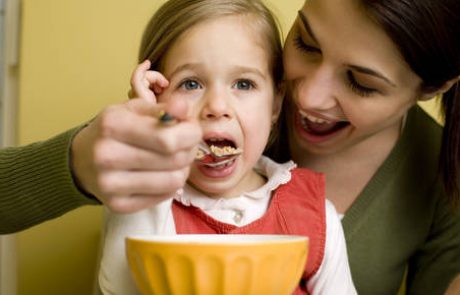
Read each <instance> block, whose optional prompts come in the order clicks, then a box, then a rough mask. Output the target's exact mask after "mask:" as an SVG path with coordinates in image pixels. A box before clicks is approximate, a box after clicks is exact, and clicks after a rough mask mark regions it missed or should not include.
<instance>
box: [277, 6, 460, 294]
mask: <svg viewBox="0 0 460 295" xmlns="http://www.w3.org/2000/svg"><path fill="white" fill-rule="evenodd" d="M459 16H460V3H459V2H458V1H451V0H447V1H439V0H438V1H430V0H417V1H400V0H397V1H366V0H363V1H351V0H309V1H306V2H305V4H304V6H303V7H302V9H301V10H300V11H299V14H298V17H297V19H296V21H295V23H294V25H293V27H292V29H291V31H290V33H289V35H288V37H287V40H286V44H285V50H284V64H285V75H286V79H287V81H288V89H289V90H288V93H289V94H290V95H289V97H288V101H287V102H288V103H287V105H285V107H284V108H283V111H284V115H285V121H284V122H282V123H283V125H282V126H281V128H283V129H282V130H287V131H288V132H284V133H283V132H281V134H282V135H286V136H285V138H281V139H280V143H278V144H277V145H275V146H274V147H272V149H271V155H272V156H273V157H274V158H275V159H277V160H286V159H289V158H291V157H292V159H293V160H294V161H295V162H296V163H298V164H299V165H300V166H304V167H308V168H311V169H313V170H316V171H321V172H323V173H325V175H326V183H327V188H326V195H327V197H328V198H329V199H330V200H332V201H333V203H334V204H335V206H336V208H337V210H338V211H339V212H341V213H342V214H344V217H343V219H342V224H343V226H344V230H345V235H346V239H347V247H348V252H349V259H350V266H351V269H352V274H353V280H354V282H355V285H356V288H357V290H358V293H359V294H395V293H396V292H397V291H398V288H399V286H400V283H401V281H402V278H403V276H404V272H405V269H406V264H408V268H407V271H408V272H407V279H408V280H407V288H408V291H409V293H411V294H412V293H413V294H443V293H444V291H445V289H446V288H447V285H448V283H449V281H450V280H452V278H453V276H455V274H456V273H459V272H460V235H459V234H458V233H460V216H459V215H458V214H457V215H455V214H454V210H452V209H451V210H452V211H449V210H450V209H449V207H448V206H447V205H446V201H447V198H446V195H445V194H444V192H443V190H442V185H441V183H440V182H439V181H437V179H438V173H437V171H438V162H439V158H440V160H441V168H442V170H441V171H442V172H444V174H443V176H444V184H445V188H446V191H447V196H449V197H450V198H451V199H452V200H455V199H457V200H458V197H459V196H458V194H459V191H458V188H459V174H458V168H459V160H460V159H459V153H460V150H459V149H460V146H459V136H460V134H459V127H458V125H459V124H460V122H459V118H460V113H459V112H460V93H459V91H460V89H458V84H459V83H458V80H459V75H460V43H459V41H458V37H456V36H459V34H460V21H459V20H460V18H459ZM439 94H444V98H443V106H444V111H445V114H446V128H445V129H444V135H443V136H442V135H441V133H442V130H441V128H440V127H439V126H438V125H437V124H435V123H434V121H433V120H432V119H431V118H429V116H427V115H426V114H425V113H424V112H423V111H422V110H421V109H420V108H419V107H416V106H415V104H416V102H417V101H420V100H426V99H431V98H432V97H433V96H436V95H439ZM441 137H443V139H442V140H441ZM441 141H442V146H441ZM440 150H441V151H440ZM439 154H440V155H441V157H439Z"/></svg>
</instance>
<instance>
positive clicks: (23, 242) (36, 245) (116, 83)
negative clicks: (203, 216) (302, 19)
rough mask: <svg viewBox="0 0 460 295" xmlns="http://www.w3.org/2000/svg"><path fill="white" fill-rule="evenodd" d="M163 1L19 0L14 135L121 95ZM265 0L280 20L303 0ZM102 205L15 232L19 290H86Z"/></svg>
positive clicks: (58, 125)
mask: <svg viewBox="0 0 460 295" xmlns="http://www.w3.org/2000/svg"><path fill="white" fill-rule="evenodd" d="M162 2H163V1H155V0H134V1H130V0H23V1H22V24H21V25H22V32H21V34H22V35H21V49H20V89H19V91H20V100H19V137H18V138H19V143H20V144H27V143H30V142H32V141H37V140H42V139H46V138H48V137H50V136H53V135H55V134H58V133H60V132H62V131H64V130H66V129H67V128H70V127H73V126H76V125H78V124H79V123H82V122H83V121H85V120H87V119H89V118H91V117H92V116H94V115H95V114H96V113H97V112H98V111H99V110H100V109H102V107H103V106H105V105H107V104H110V103H117V102H120V101H123V100H124V99H125V97H126V93H127V90H128V86H129V77H130V74H131V71H132V69H133V67H134V66H135V65H136V54H137V48H138V44H139V40H140V37H141V33H142V30H143V27H144V25H145V24H146V22H147V20H148V18H149V17H150V15H151V14H152V13H153V11H154V9H155V8H156V7H157V6H158V5H159V4H160V3H162ZM272 2H273V4H274V5H272V6H273V7H274V9H275V10H277V13H278V15H279V17H280V19H281V21H282V24H283V26H284V27H286V28H287V27H288V26H289V24H290V22H291V21H292V20H293V18H294V17H295V14H296V11H297V9H298V8H299V7H300V6H301V4H302V3H303V0H284V1H275V0H272ZM281 3H282V4H281ZM285 31H286V30H285ZM101 212H102V211H101V208H100V207H84V208H81V209H78V210H76V211H74V212H70V213H68V214H66V215H64V216H63V217H61V218H58V219H56V220H53V221H49V222H46V223H44V224H42V225H39V226H37V227H34V228H32V229H29V230H26V231H24V232H21V233H19V234H18V249H17V250H18V294H19V295H32V294H33V295H42V294H43V295H53V294H66V295H72V294H75V295H77V294H78V295H81V294H91V292H92V285H93V278H94V273H95V267H96V264H95V263H96V256H97V250H98V243H99V234H100V223H101V220H102V219H101Z"/></svg>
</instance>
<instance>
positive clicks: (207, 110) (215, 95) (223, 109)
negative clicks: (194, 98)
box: [201, 89, 231, 120]
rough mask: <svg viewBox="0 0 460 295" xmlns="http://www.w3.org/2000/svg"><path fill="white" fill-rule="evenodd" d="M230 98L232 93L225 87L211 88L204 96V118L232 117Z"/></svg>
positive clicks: (202, 114)
mask: <svg viewBox="0 0 460 295" xmlns="http://www.w3.org/2000/svg"><path fill="white" fill-rule="evenodd" d="M229 100H230V94H229V93H228V92H227V91H225V90H224V89H210V90H209V91H207V92H206V93H205V96H204V97H203V107H202V111H201V116H202V118H203V119H208V120H210V119H211V120H213V119H214V120H215V119H220V118H230V117H231V108H230V103H229Z"/></svg>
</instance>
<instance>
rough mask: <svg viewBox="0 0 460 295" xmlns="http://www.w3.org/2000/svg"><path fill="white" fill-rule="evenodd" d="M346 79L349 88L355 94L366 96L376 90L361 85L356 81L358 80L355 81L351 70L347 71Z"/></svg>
mask: <svg viewBox="0 0 460 295" xmlns="http://www.w3.org/2000/svg"><path fill="white" fill-rule="evenodd" d="M347 81H348V86H349V87H350V89H351V90H352V91H353V92H355V93H356V94H358V95H359V96H363V97H366V96H370V95H372V94H373V93H375V92H377V90H376V89H374V88H369V87H366V86H363V85H362V84H360V83H358V81H356V79H355V77H354V76H353V73H352V72H351V71H347Z"/></svg>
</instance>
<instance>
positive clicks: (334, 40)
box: [284, 0, 421, 161]
mask: <svg viewBox="0 0 460 295" xmlns="http://www.w3.org/2000/svg"><path fill="white" fill-rule="evenodd" d="M358 2H359V1H353V0H308V1H306V2H305V4H304V6H303V7H302V9H301V10H300V12H299V14H298V17H297V19H296V21H295V23H294V25H293V27H292V28H291V30H290V32H289V35H288V37H287V40H286V44H285V51H284V64H285V71H286V80H287V82H288V83H287V84H288V93H289V95H288V97H289V99H290V100H291V102H292V103H291V106H292V108H291V109H290V110H289V112H288V113H289V116H290V118H289V120H290V122H289V123H290V125H289V126H293V128H290V130H289V132H290V134H289V135H290V141H291V146H292V148H293V149H292V151H293V155H294V157H296V156H295V155H297V158H294V159H295V160H298V161H301V158H300V157H308V156H321V155H323V156H327V155H333V154H337V153H340V152H345V151H353V150H360V151H362V150H369V151H370V152H372V150H373V149H374V150H375V149H376V148H378V146H379V145H380V144H384V143H388V140H396V138H397V136H398V135H399V130H400V128H401V124H402V119H403V117H404V114H405V113H406V112H407V110H408V109H409V108H410V107H411V106H413V105H414V104H415V103H416V101H417V99H419V98H421V97H420V93H419V90H418V89H419V87H420V84H421V80H420V78H419V77H418V76H417V75H415V74H414V73H413V72H412V71H411V70H410V68H409V66H408V65H407V64H406V63H405V61H404V60H403V59H402V56H401V55H400V53H399V52H398V49H397V48H396V46H395V45H394V43H393V42H392V41H391V40H390V39H389V37H387V35H386V34H385V32H384V31H383V29H381V28H380V27H379V26H378V25H377V24H376V23H374V22H373V21H372V20H371V19H370V18H368V17H367V16H366V14H365V13H364V11H363V9H362V7H360V4H359V3H358Z"/></svg>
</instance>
